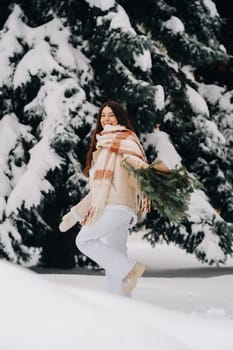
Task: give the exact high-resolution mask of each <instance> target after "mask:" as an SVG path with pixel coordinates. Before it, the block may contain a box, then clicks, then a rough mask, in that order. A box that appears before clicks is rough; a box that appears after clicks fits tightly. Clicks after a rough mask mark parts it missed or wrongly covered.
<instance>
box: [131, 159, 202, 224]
mask: <svg viewBox="0 0 233 350" xmlns="http://www.w3.org/2000/svg"><path fill="white" fill-rule="evenodd" d="M157 162H158V161H156V162H153V163H152V164H151V165H150V166H149V167H148V168H146V169H144V168H139V169H135V168H134V167H132V166H131V165H130V164H129V163H125V165H124V166H125V168H126V170H127V171H128V172H129V173H130V174H132V175H133V176H134V177H135V178H136V179H137V182H138V186H139V188H140V190H141V191H142V192H143V194H144V195H146V196H147V197H148V198H149V199H150V200H151V205H152V209H156V210H158V212H159V213H160V214H161V215H162V216H164V217H167V218H168V219H169V220H170V221H171V222H173V223H175V224H179V223H180V221H181V219H182V218H184V217H185V216H186V217H187V210H188V204H189V201H190V196H191V193H192V192H193V191H194V189H195V188H196V189H197V188H198V189H200V188H201V189H203V185H202V184H201V183H200V182H199V181H198V179H197V178H196V177H194V176H193V175H191V174H190V173H189V172H188V171H187V169H186V168H185V167H184V166H179V167H178V166H177V167H176V168H175V169H173V170H171V171H170V172H168V173H164V172H160V171H158V170H156V169H155V168H154V165H155V164H157Z"/></svg>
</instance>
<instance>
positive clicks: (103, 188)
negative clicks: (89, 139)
mask: <svg viewBox="0 0 233 350" xmlns="http://www.w3.org/2000/svg"><path fill="white" fill-rule="evenodd" d="M96 139H97V144H96V149H97V151H96V152H94V153H97V159H96V162H95V164H94V172H93V177H92V180H91V183H90V188H91V207H90V209H89V211H88V213H87V215H86V216H85V218H84V219H83V221H82V224H92V223H94V222H95V221H96V219H97V218H98V217H99V215H100V214H101V213H102V211H103V209H104V207H105V205H106V202H107V199H108V194H109V190H110V186H111V184H112V180H113V176H117V174H114V169H115V164H116V161H117V158H118V157H117V155H118V154H124V155H126V156H127V155H128V156H129V158H130V156H136V157H138V158H140V159H141V160H143V161H146V156H145V153H144V150H143V148H142V146H141V144H140V142H139V140H138V138H137V136H136V134H135V133H134V132H133V131H132V130H129V129H127V128H126V127H125V126H122V125H106V126H105V127H104V130H103V131H101V132H100V133H99V134H97V135H96ZM93 156H94V155H93ZM118 159H119V158H118ZM140 198H141V200H140V201H141V203H140V204H141V207H140V209H139V210H141V211H143V206H144V205H143V204H142V202H143V201H144V202H145V198H143V196H141V197H140ZM144 204H145V203H144ZM144 209H145V207H144Z"/></svg>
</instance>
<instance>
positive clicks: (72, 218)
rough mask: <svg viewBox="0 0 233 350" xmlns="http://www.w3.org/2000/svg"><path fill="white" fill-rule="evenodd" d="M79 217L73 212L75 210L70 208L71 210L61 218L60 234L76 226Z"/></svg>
mask: <svg viewBox="0 0 233 350" xmlns="http://www.w3.org/2000/svg"><path fill="white" fill-rule="evenodd" d="M80 219H81V217H80V216H79V215H78V213H77V212H76V211H75V208H74V207H73V208H71V210H70V211H69V212H68V213H67V214H66V215H64V216H63V217H62V222H61V223H60V225H59V230H60V231H61V232H66V231H68V230H69V229H70V228H71V227H73V226H74V225H75V224H77V222H78V221H80Z"/></svg>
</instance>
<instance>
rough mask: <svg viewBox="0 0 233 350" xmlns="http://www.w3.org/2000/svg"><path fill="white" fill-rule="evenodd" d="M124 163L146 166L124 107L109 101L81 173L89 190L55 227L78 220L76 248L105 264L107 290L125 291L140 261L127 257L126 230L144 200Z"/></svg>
mask: <svg viewBox="0 0 233 350" xmlns="http://www.w3.org/2000/svg"><path fill="white" fill-rule="evenodd" d="M125 162H128V163H129V164H130V165H132V166H133V167H135V168H138V167H147V166H148V164H147V161H146V157H145V154H144V151H143V149H142V146H141V145H140V142H139V140H138V138H137V136H136V135H135V133H134V131H133V127H132V125H131V122H130V121H129V118H128V116H127V114H126V111H125V110H124V108H123V107H122V106H121V105H120V104H119V103H117V102H115V101H109V102H107V103H105V104H103V105H102V106H101V107H100V109H99V113H98V116H97V122H96V128H95V130H94V132H93V134H92V139H91V145H90V149H89V152H88V154H87V161H86V167H85V169H84V174H85V175H87V176H89V178H90V181H89V182H90V191H89V193H88V194H87V196H86V197H85V198H84V199H83V200H82V201H81V202H80V203H78V204H77V205H76V206H74V207H73V208H72V209H71V210H70V212H69V213H68V214H66V215H65V216H64V217H63V220H62V223H61V224H60V227H59V228H60V231H63V232H64V231H67V230H68V229H70V228H71V227H72V226H73V225H75V224H76V223H77V222H78V221H80V222H81V224H82V225H83V226H82V228H81V230H80V232H79V234H78V236H77V238H76V245H77V247H78V248H79V250H80V251H81V252H83V253H84V254H86V255H87V256H89V257H90V258H91V259H93V260H94V261H96V262H97V263H98V264H99V265H100V266H102V267H103V268H104V269H105V271H106V281H107V286H108V290H109V292H112V293H115V294H120V295H126V296H129V295H130V294H131V292H132V290H133V289H134V288H135V286H136V283H137V280H138V278H139V277H140V276H142V274H143V273H144V271H145V265H144V264H142V263H139V262H136V261H135V260H133V259H131V258H129V257H128V256H127V237H128V230H129V228H130V227H132V226H133V225H134V224H135V223H136V221H137V215H138V214H139V213H140V212H146V211H148V210H149V201H148V200H147V198H145V197H144V196H143V195H141V193H140V190H139V188H138V186H137V183H136V181H132V180H133V179H132V175H130V174H129V173H128V172H127V171H126V169H125V168H124V163H125ZM160 166H163V165H160Z"/></svg>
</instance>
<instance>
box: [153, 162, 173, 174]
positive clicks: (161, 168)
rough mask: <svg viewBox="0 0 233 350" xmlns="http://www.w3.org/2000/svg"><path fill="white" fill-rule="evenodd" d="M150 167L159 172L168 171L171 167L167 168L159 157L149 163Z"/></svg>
mask: <svg viewBox="0 0 233 350" xmlns="http://www.w3.org/2000/svg"><path fill="white" fill-rule="evenodd" d="M150 168H154V169H155V170H157V171H160V172H161V173H170V172H171V169H169V168H168V167H167V166H166V164H165V163H163V162H162V160H160V159H158V158H157V159H156V160H155V161H154V162H153V163H152V164H151V165H150Z"/></svg>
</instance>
